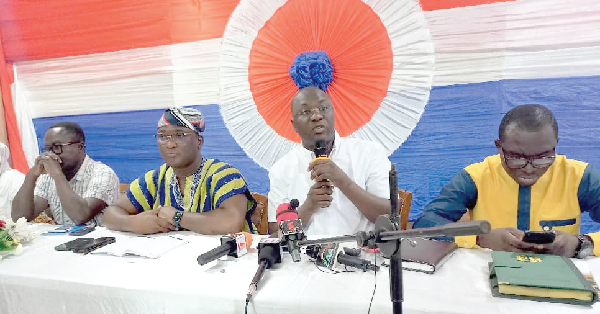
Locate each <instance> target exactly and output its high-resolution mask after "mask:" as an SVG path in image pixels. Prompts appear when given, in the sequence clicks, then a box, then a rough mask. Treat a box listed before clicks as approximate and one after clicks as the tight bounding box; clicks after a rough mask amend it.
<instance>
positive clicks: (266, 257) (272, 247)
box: [246, 238, 281, 304]
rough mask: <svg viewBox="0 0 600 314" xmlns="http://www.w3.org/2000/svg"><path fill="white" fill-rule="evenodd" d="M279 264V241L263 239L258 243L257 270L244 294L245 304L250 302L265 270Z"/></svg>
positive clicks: (277, 239) (276, 239)
mask: <svg viewBox="0 0 600 314" xmlns="http://www.w3.org/2000/svg"><path fill="white" fill-rule="evenodd" d="M277 263H281V239H279V238H265V239H261V240H260V242H259V243H258V269H257V270H256V273H255V274H254V277H253V278H252V281H251V282H250V286H249V287H248V293H247V294H246V304H248V302H250V299H251V298H252V295H254V292H256V289H257V288H258V283H259V282H260V280H261V279H262V276H263V273H264V271H265V269H269V268H271V267H273V265H275V264H277Z"/></svg>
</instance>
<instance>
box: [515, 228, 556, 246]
mask: <svg viewBox="0 0 600 314" xmlns="http://www.w3.org/2000/svg"><path fill="white" fill-rule="evenodd" d="M555 238H556V233H555V232H554V231H525V236H523V242H529V243H537V244H547V243H552V242H554V239H555Z"/></svg>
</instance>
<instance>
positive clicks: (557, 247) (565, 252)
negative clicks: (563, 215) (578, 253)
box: [535, 231, 579, 257]
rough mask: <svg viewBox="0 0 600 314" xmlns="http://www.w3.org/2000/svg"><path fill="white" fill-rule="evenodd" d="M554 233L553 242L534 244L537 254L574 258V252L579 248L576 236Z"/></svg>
mask: <svg viewBox="0 0 600 314" xmlns="http://www.w3.org/2000/svg"><path fill="white" fill-rule="evenodd" d="M554 232H556V238H555V239H554V242H552V243H548V244H536V245H535V251H536V252H538V253H546V254H556V255H562V256H564V257H573V256H575V250H577V247H578V246H579V239H578V238H577V236H576V235H574V234H570V233H566V232H562V231H554Z"/></svg>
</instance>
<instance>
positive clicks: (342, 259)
mask: <svg viewBox="0 0 600 314" xmlns="http://www.w3.org/2000/svg"><path fill="white" fill-rule="evenodd" d="M337 262H338V263H340V264H342V265H347V266H350V267H354V268H358V269H362V271H363V272H365V271H367V270H369V269H370V270H373V271H378V270H379V266H377V265H374V264H373V263H371V261H368V260H366V259H364V258H360V257H358V256H352V255H348V254H346V253H341V252H340V253H339V254H338V255H337Z"/></svg>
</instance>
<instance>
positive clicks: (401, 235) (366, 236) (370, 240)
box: [298, 215, 491, 314]
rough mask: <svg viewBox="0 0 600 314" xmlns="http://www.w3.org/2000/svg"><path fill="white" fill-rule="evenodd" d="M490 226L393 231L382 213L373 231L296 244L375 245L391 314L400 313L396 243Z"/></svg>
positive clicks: (460, 224)
mask: <svg viewBox="0 0 600 314" xmlns="http://www.w3.org/2000/svg"><path fill="white" fill-rule="evenodd" d="M490 229H491V225H490V223H489V222H488V221H487V220H473V221H468V222H454V223H449V224H446V225H443V226H438V227H429V228H419V229H410V230H397V229H396V227H395V226H394V223H393V222H392V221H391V220H390V218H389V216H388V215H382V216H379V217H378V218H377V220H375V230H376V231H369V232H364V231H361V232H358V233H356V234H355V235H347V236H339V237H331V238H324V239H315V240H302V241H299V242H298V245H300V246H303V245H311V244H326V243H339V242H349V241H356V242H357V244H358V246H361V247H362V246H372V245H373V244H377V246H379V250H380V251H381V254H382V255H384V256H389V257H390V299H391V301H392V308H393V313H394V314H401V313H402V301H403V291H402V255H401V253H400V243H401V241H402V239H406V238H416V237H419V238H431V237H440V236H446V237H454V236H462V235H480V234H486V233H489V232H490Z"/></svg>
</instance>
